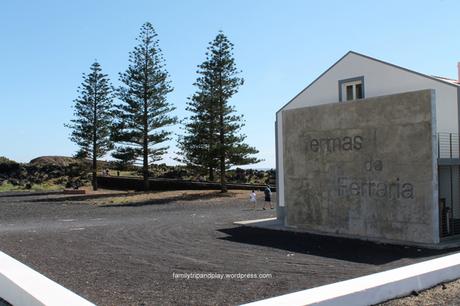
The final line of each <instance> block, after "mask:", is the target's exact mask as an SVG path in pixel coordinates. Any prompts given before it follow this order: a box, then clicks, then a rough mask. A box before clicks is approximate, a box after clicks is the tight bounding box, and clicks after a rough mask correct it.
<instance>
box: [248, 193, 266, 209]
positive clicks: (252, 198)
mask: <svg viewBox="0 0 460 306" xmlns="http://www.w3.org/2000/svg"><path fill="white" fill-rule="evenodd" d="M249 202H251V203H252V204H253V205H254V207H253V208H254V210H256V205H257V195H256V192H255V191H254V190H253V191H252V192H251V193H250V194H249ZM264 209H265V208H264Z"/></svg>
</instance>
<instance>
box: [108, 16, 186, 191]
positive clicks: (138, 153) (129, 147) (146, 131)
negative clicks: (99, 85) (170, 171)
mask: <svg viewBox="0 0 460 306" xmlns="http://www.w3.org/2000/svg"><path fill="white" fill-rule="evenodd" d="M156 37H157V34H156V32H155V30H154V28H153V26H152V25H151V24H150V23H148V22H147V23H145V24H144V25H143V26H142V27H141V31H140V34H139V36H138V38H137V41H138V43H139V44H138V45H137V46H136V47H135V48H134V50H133V51H132V52H130V56H129V62H130V64H129V66H128V69H127V70H126V71H125V72H124V73H120V81H121V82H122V83H123V84H124V85H122V86H121V87H120V88H119V90H118V96H119V98H120V100H121V101H122V103H121V104H119V105H117V107H116V108H117V110H116V115H117V120H116V123H115V129H114V133H113V139H114V140H115V141H116V142H118V143H119V144H120V145H119V146H118V148H117V153H115V154H121V156H124V157H126V156H132V157H134V158H136V159H141V160H142V172H143V178H144V189H145V190H148V189H149V181H148V177H149V165H150V163H152V162H155V161H158V160H161V158H162V156H163V155H164V154H165V153H166V151H167V149H168V147H167V146H162V144H163V143H164V142H165V141H167V140H169V139H170V137H169V136H170V134H171V132H170V131H168V130H166V129H165V127H166V126H168V125H172V124H174V123H176V121H177V119H176V117H173V116H171V115H170V112H171V111H173V110H174V109H175V108H174V107H173V106H172V105H171V104H169V103H168V102H167V100H166V96H167V94H168V93H170V92H171V91H172V87H171V85H170V81H169V80H168V73H167V71H166V69H165V64H164V59H163V56H162V52H161V50H160V48H159V46H158V39H157V38H156Z"/></svg>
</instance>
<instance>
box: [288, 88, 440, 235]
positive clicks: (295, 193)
mask: <svg viewBox="0 0 460 306" xmlns="http://www.w3.org/2000/svg"><path fill="white" fill-rule="evenodd" d="M434 103H435V102H434V91H432V90H423V91H416V92H410V93H404V94H398V95H390V96H383V97H378V98H371V99H364V100H360V101H354V102H343V103H334V104H327V105H321V106H312V107H305V108H298V109H293V110H287V111H283V120H282V122H283V162H284V186H285V192H284V200H285V205H286V217H285V223H286V225H287V226H291V227H296V228H303V229H306V230H310V231H314V232H325V233H332V234H338V235H346V236H357V237H362V238H367V239H377V240H399V241H408V242H415V243H437V242H439V229H438V204H437V201H438V200H437V199H438V196H437V192H438V187H437V158H436V154H437V153H436V152H437V151H436V145H435V141H436V125H435V124H436V123H435V118H436V117H435V116H436V114H435V105H434Z"/></svg>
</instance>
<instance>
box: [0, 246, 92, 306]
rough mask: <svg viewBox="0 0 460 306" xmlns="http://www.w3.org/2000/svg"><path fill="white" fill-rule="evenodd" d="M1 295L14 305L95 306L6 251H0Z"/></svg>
mask: <svg viewBox="0 0 460 306" xmlns="http://www.w3.org/2000/svg"><path fill="white" fill-rule="evenodd" d="M0 297H2V298H3V299H5V300H6V301H8V302H9V303H10V304H12V305H14V306H22V305H27V306H35V305H40V306H43V305H47V306H62V305H66V306H94V305H95V304H93V303H91V302H89V301H87V300H85V299H84V298H82V297H80V296H79V295H77V294H75V293H73V292H72V291H70V290H68V289H66V288H64V287H62V286H61V285H59V284H58V283H56V282H54V281H52V280H50V279H49V278H47V277H45V276H43V275H42V274H40V273H38V272H37V271H35V270H33V269H31V268H29V267H28V266H26V265H24V264H22V263H20V262H19V261H17V260H16V259H14V258H13V257H11V256H8V255H7V254H5V253H3V252H0Z"/></svg>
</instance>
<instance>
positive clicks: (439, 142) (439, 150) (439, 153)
mask: <svg viewBox="0 0 460 306" xmlns="http://www.w3.org/2000/svg"><path fill="white" fill-rule="evenodd" d="M439 138H440V135H439V133H438V158H441V145H440V144H441V140H440V139H439Z"/></svg>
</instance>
